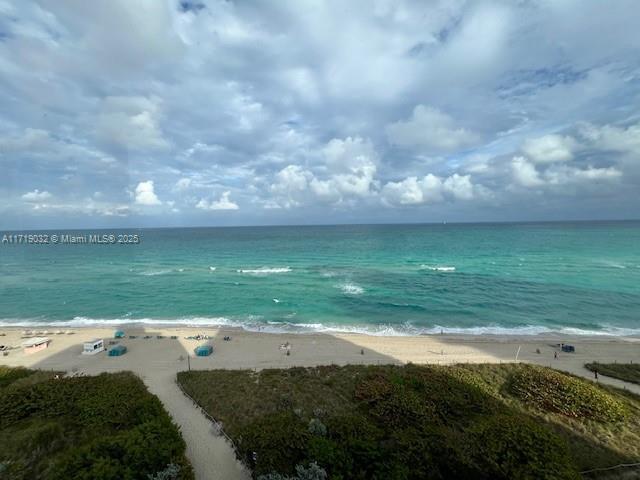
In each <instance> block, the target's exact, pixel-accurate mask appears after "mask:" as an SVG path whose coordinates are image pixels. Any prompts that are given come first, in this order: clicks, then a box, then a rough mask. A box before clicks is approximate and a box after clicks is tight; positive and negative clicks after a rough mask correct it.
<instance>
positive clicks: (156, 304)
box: [0, 222, 640, 335]
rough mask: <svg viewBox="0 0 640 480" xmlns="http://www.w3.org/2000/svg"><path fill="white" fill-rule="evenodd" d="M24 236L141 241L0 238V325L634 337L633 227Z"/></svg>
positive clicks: (639, 300) (637, 311)
mask: <svg viewBox="0 0 640 480" xmlns="http://www.w3.org/2000/svg"><path fill="white" fill-rule="evenodd" d="M9 233H19V232H2V233H0V235H5V234H9ZM27 233H29V234H34V233H40V234H43V235H49V236H51V235H53V234H58V235H63V234H68V235H75V236H85V235H90V234H98V235H105V234H114V235H119V234H129V235H138V236H139V238H140V243H139V244H95V243H94V244H89V243H85V244H60V243H58V244H51V243H49V244H16V243H10V242H4V243H2V244H1V245H0V325H24V326H35V325H45V324H46V325H59V326H68V327H72V326H85V325H95V324H114V325H115V324H129V323H149V324H158V325H162V324H167V325H169V324H183V325H203V326H204V325H223V326H239V327H243V328H245V329H248V330H261V331H277V332H281V331H286V332H313V331H334V332H336V331H337V332H362V333H369V334H372V335H418V334H423V333H440V332H441V331H443V332H445V333H495V334H509V333H513V334H536V333H545V332H551V331H558V332H566V333H572V334H580V333H584V334H607V335H632V334H640V222H584V223H582V222H576V223H503V224H442V225H352V226H304V227H298V226H295V227H294V226H287V227H284V226H283V227H238V228H168V229H127V230H114V231H103V230H88V231H66V232H60V231H55V232H54V231H47V232H27Z"/></svg>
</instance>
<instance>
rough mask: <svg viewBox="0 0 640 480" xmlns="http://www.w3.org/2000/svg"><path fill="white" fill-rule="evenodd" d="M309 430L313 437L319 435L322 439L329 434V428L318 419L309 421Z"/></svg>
mask: <svg viewBox="0 0 640 480" xmlns="http://www.w3.org/2000/svg"><path fill="white" fill-rule="evenodd" d="M308 430H309V433H310V434H311V435H318V436H320V437H324V436H325V435H326V434H327V427H325V425H324V423H322V422H321V421H320V420H319V419H317V418H312V419H311V420H309V427H308Z"/></svg>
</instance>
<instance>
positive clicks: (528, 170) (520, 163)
mask: <svg viewBox="0 0 640 480" xmlns="http://www.w3.org/2000/svg"><path fill="white" fill-rule="evenodd" d="M511 169H512V172H513V178H514V180H515V181H516V182H517V183H519V184H520V185H522V186H523V187H538V186H540V185H543V184H544V181H543V180H542V179H541V178H540V174H539V173H538V171H537V170H536V167H535V166H534V165H533V164H532V163H531V162H529V161H528V160H527V159H526V158H525V157H513V160H512V161H511Z"/></svg>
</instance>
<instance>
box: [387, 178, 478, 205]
mask: <svg viewBox="0 0 640 480" xmlns="http://www.w3.org/2000/svg"><path fill="white" fill-rule="evenodd" d="M483 190H484V188H483V187H480V186H478V185H474V184H473V183H472V182H471V177H470V176H469V175H459V174H457V173H454V174H453V175H451V176H449V177H447V178H441V177H437V176H435V175H433V174H428V175H425V176H424V177H422V178H417V177H408V178H405V179H404V180H402V181H400V182H388V183H386V184H385V185H384V187H383V188H382V199H383V202H384V203H386V204H389V205H423V204H432V203H439V202H443V201H445V200H447V199H449V200H471V199H473V198H474V197H476V196H478V195H479V194H480V195H481V194H483Z"/></svg>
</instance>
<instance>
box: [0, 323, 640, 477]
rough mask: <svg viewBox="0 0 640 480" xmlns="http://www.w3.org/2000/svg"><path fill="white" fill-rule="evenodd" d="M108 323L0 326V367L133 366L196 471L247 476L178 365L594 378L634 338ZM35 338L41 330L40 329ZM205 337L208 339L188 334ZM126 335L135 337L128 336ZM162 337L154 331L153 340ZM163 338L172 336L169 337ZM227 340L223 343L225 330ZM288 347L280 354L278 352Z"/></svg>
mask: <svg viewBox="0 0 640 480" xmlns="http://www.w3.org/2000/svg"><path fill="white" fill-rule="evenodd" d="M115 329H116V328H115V327H103V328H96V327H78V328H68V329H65V330H69V331H71V332H73V334H66V333H64V334H56V333H55V330H56V328H55V327H54V328H53V333H52V332H51V331H50V332H48V334H47V335H46V336H47V337H49V338H50V339H51V344H50V346H49V347H48V348H46V349H44V350H41V351H38V352H36V353H33V354H30V355H27V354H25V353H24V351H23V349H22V348H21V344H22V342H23V341H24V340H25V338H22V337H23V335H22V332H23V330H24V328H22V327H11V328H7V327H0V334H4V336H0V344H3V345H10V346H12V347H17V348H14V349H11V350H10V351H9V354H8V355H7V356H0V365H7V366H11V367H27V368H35V369H41V370H52V371H65V372H67V375H70V376H77V375H99V374H101V373H109V372H118V371H123V370H125V371H132V372H133V373H135V374H136V375H138V376H139V377H140V378H141V379H142V380H143V381H144V383H145V384H146V385H147V387H148V388H149V391H150V392H151V393H153V394H155V395H157V396H158V398H159V399H160V400H161V401H162V403H163V405H164V406H165V408H166V409H167V410H168V411H169V413H170V414H171V416H172V418H173V420H174V422H176V424H177V425H179V426H180V429H181V432H182V435H183V438H184V439H185V442H186V444H187V456H188V457H189V459H190V460H191V462H192V465H193V466H194V469H195V472H196V478H221V479H222V478H224V479H230V480H231V479H233V480H248V479H249V478H250V475H249V473H248V472H247V471H246V469H245V468H244V467H243V465H242V464H241V463H239V462H238V460H237V459H236V456H235V453H234V451H233V448H232V446H231V445H230V444H229V443H228V442H227V441H226V440H225V438H224V437H223V436H218V435H214V434H213V433H212V431H213V427H212V424H211V423H210V422H209V421H208V420H207V418H206V417H205V416H203V415H202V413H201V410H200V409H199V408H197V407H196V406H194V405H193V403H192V402H191V400H189V399H188V398H187V397H186V396H185V395H184V394H183V393H182V392H181V390H180V389H179V387H178V385H177V383H176V375H177V373H178V372H180V371H185V370H213V369H226V370H262V369H269V368H278V369H286V368H292V367H314V366H319V365H348V364H360V365H382V364H396V365H403V364H406V363H416V364H429V365H451V364H465V363H469V364H471V363H513V362H516V361H517V362H527V363H532V364H538V365H542V366H546V367H553V368H555V369H558V370H562V371H565V372H568V373H571V374H574V375H578V376H581V377H584V378H588V379H590V380H591V381H593V380H594V376H593V373H592V372H590V371H589V370H587V369H586V368H585V367H584V364H585V363H588V362H593V361H598V362H601V363H610V362H618V363H629V362H634V363H635V362H640V348H639V347H640V338H631V337H603V336H597V337H587V336H576V335H574V336H571V335H536V336H532V335H525V336H511V335H509V336H505V335H503V336H497V335H439V334H437V335H420V336H393V337H383V336H372V335H363V334H356V333H344V334H334V335H331V334H327V333H308V334H298V333H295V334H294V333H267V332H260V333H258V332H247V331H245V330H243V329H240V328H229V327H226V328H217V329H216V328H206V327H184V326H182V327H173V328H169V327H166V326H164V327H162V328H154V327H150V326H145V327H144V328H140V327H133V326H129V327H125V326H122V325H120V326H118V329H122V330H124V331H125V338H123V339H119V340H114V339H113V334H114V331H115ZM41 333H42V335H41V336H44V334H43V332H41ZM198 334H206V335H208V336H209V338H208V339H203V340H194V339H189V338H187V337H192V336H194V335H198ZM131 336H133V337H136V338H130V337H131ZM158 336H161V338H158ZM171 336H175V337H176V338H175V339H172V338H171ZM227 336H228V337H231V340H230V341H225V340H224V337H227ZM94 338H102V339H104V340H105V345H106V346H107V347H108V348H110V345H109V342H110V341H113V342H116V341H117V342H118V343H119V344H121V345H124V346H126V347H127V352H126V353H125V354H124V355H123V356H119V357H110V356H108V355H107V354H106V353H104V352H100V353H97V354H95V355H83V354H82V353H81V351H82V346H83V342H85V341H89V340H91V339H94ZM203 343H206V344H212V345H213V353H212V354H211V355H210V356H208V357H198V356H195V354H194V349H195V347H197V346H198V345H201V344H203ZM560 343H569V344H572V345H574V346H575V348H576V351H575V353H564V352H562V351H560V349H559V348H558V347H559V344H560ZM287 352H288V354H287ZM596 381H598V382H601V383H606V384H608V385H612V386H615V387H618V388H624V389H627V390H628V391H630V392H633V393H636V394H640V386H639V385H635V384H629V383H626V382H623V381H620V380H616V379H613V378H608V377H605V376H603V375H600V378H599V380H596Z"/></svg>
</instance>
